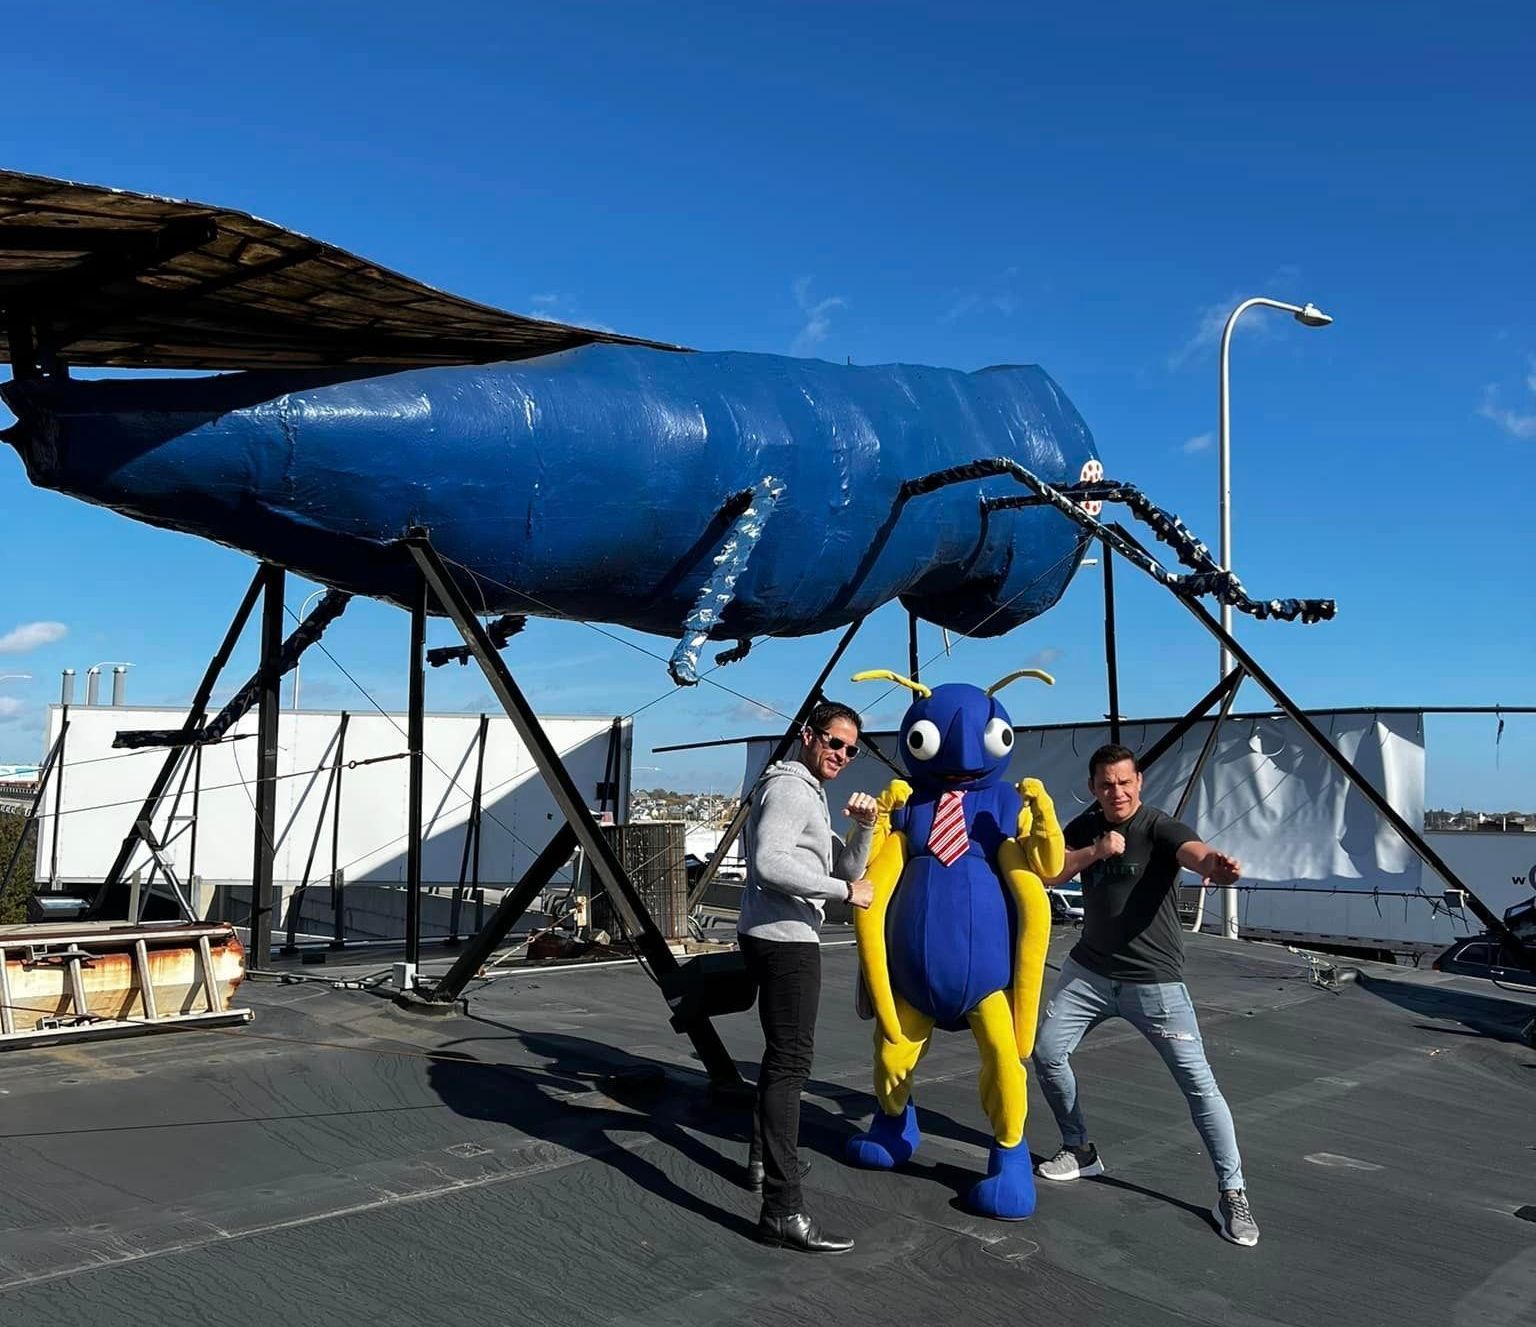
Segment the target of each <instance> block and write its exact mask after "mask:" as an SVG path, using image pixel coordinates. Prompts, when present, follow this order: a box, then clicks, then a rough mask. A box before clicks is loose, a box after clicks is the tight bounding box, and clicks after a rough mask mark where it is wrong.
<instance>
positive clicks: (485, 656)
mask: <svg viewBox="0 0 1536 1327" xmlns="http://www.w3.org/2000/svg"><path fill="white" fill-rule="evenodd" d="M404 545H405V550H406V552H407V553H409V555H410V557H411V559H412V560H413V561H414V562H415V564H416V566H417V568H418V570H419V571H420V572H421V576H422V583H423V592H422V593H423V597H422V599H421V600H420V601H419V602H420V603H421V604H422V607H423V610H424V608H425V597H424V596H425V592H426V590H428V589H430V591H431V594H432V597H433V598H434V599H435V600H436V601H437V603H438V605H439V607H441V609H442V610H443V612H444V613H445V614H446V615H447V616H448V617H449V618H450V619H451V620H452V622H453V624H454V626H455V627H457V628H458V630H459V634H460V635H461V636H462V637H463V638H464V643H465V644H466V645H468V646H469V647H470V649H471V650H472V651H473V652H474V656H475V661H476V663H478V664H479V665H480V669H481V671H482V672H483V673H484V674H485V678H486V681H487V682H489V683H490V686H491V690H492V691H493V692H494V693H495V695H496V698H497V699H498V700H499V701H500V702H501V704H502V707H503V708H504V709H505V710H506V712H507V717H508V718H509V719H511V720H512V726H513V727H514V728H515V729H516V730H517V734H518V736H519V737H520V738H521V739H522V741H523V744H524V745H525V746H526V747H527V748H528V753H529V755H530V756H532V758H533V762H534V765H535V767H536V768H537V769H538V771H539V773H540V775H541V776H542V777H543V779H544V782H545V784H546V786H547V787H548V788H549V791H550V793H551V795H552V796H553V798H554V801H555V805H556V806H557V807H558V808H559V810H560V813H561V814H562V815H563V816H564V817H565V822H566V824H567V825H568V826H569V827H570V829H571V831H572V833H573V834H574V835H575V837H576V841H577V843H579V844H580V846H581V847H582V849H583V850H584V851H585V852H586V854H587V857H588V860H589V861H590V862H591V863H592V868H593V870H594V871H595V872H596V874H597V877H598V879H599V880H600V881H601V882H602V884H603V887H604V888H605V889H607V891H608V894H609V897H610V898H611V899H612V900H613V902H614V906H615V908H616V909H617V910H618V912H619V915H620V917H621V919H622V920H623V922H624V925H625V927H626V929H627V930H628V931H629V935H630V939H631V940H632V941H633V942H634V945H635V947H636V949H637V950H638V951H639V953H640V955H641V957H642V958H644V960H645V962H646V964H647V966H648V967H649V969H650V972H651V974H652V976H653V977H654V978H655V979H656V980H657V981H658V982H661V981H663V980H664V979H666V978H667V977H668V976H670V975H671V974H672V973H675V972H677V971H678V969H679V968H680V966H681V965H680V964H679V963H678V961H677V958H676V957H675V956H674V955H673V953H672V951H671V949H670V948H668V946H667V941H666V938H665V937H664V936H663V935H662V934H661V931H660V930H659V929H658V928H657V926H656V923H655V921H654V920H653V919H652V917H651V914H650V911H649V910H648V909H647V907H646V906H645V900H644V899H643V898H642V897H641V896H640V894H639V892H638V891H637V890H636V889H635V886H634V883H633V882H632V881H631V880H630V878H629V874H628V872H626V871H625V869H624V867H623V864H622V863H621V862H620V861H619V859H618V856H617V855H616V854H615V853H614V850H613V845H612V844H611V843H610V842H609V840H608V838H607V836H606V835H605V834H604V833H603V832H602V829H601V827H600V826H599V825H598V823H597V821H596V819H595V818H594V817H593V815H592V812H591V811H590V810H588V808H587V805H586V803H585V802H584V801H583V800H582V797H581V794H580V793H579V792H578V791H577V789H576V785H575V784H574V783H573V782H572V781H571V776H570V773H569V772H568V771H567V770H566V768H565V765H564V764H563V763H562V761H561V760H560V754H559V752H558V751H556V750H555V747H554V744H553V743H552V742H551V741H550V740H549V735H548V734H547V733H546V732H545V731H544V726H543V724H541V723H540V722H539V719H538V716H537V715H536V714H535V713H534V711H533V707H532V706H531V705H529V703H528V701H527V698H526V697H525V696H524V695H523V693H522V690H521V689H520V688H519V687H518V685H517V683H516V681H515V680H514V679H513V677H512V674H511V672H510V670H509V669H508V668H507V665H506V663H505V662H504V661H503V660H502V658H501V655H500V654H499V653H498V652H497V650H496V647H495V645H494V644H493V643H492V642H491V639H490V637H489V636H487V635H486V632H485V629H484V628H483V627H482V626H481V625H480V622H479V620H478V619H477V618H476V617H475V611H474V607H473V606H472V605H471V604H470V602H469V601H468V599H467V598H465V595H464V592H463V590H462V589H460V587H459V585H458V583H457V582H456V581H455V580H454V579H453V577H452V575H451V574H450V573H449V571H448V569H447V568H446V567H445V566H444V564H443V562H442V559H441V558H439V557H438V555H437V551H436V550H435V549H434V548H433V547H432V544H431V541H430V540H429V538H428V537H427V533H426V531H424V530H416V531H412V532H411V535H410V536H409V537H408V538H407V539H406V540H405V541H404ZM413 634H414V633H413ZM684 1031H686V1033H687V1035H688V1038H689V1040H691V1041H692V1042H693V1045H694V1049H695V1050H697V1051H698V1053H699V1058H700V1060H701V1061H702V1062H703V1064H704V1068H705V1070H706V1071H707V1072H708V1074H709V1077H710V1080H711V1082H712V1083H713V1084H714V1085H715V1086H717V1087H726V1086H730V1087H734V1086H737V1085H739V1084H740V1081H741V1077H740V1074H739V1073H738V1072H737V1069H736V1062H735V1061H734V1060H733V1059H732V1058H731V1055H730V1052H729V1051H727V1050H726V1048H725V1043H724V1042H722V1041H721V1040H720V1035H719V1033H718V1032H716V1031H715V1029H714V1026H713V1025H712V1024H711V1023H710V1022H709V1021H708V1020H707V1019H702V1020H695V1021H692V1022H690V1023H689V1024H688V1025H687V1026H686V1027H685V1029H684Z"/></svg>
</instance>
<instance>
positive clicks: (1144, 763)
mask: <svg viewBox="0 0 1536 1327" xmlns="http://www.w3.org/2000/svg"><path fill="white" fill-rule="evenodd" d="M1240 676H1241V673H1240V670H1239V669H1236V668H1234V669H1233V670H1232V671H1231V672H1230V673H1228V674H1227V675H1226V676H1225V677H1224V678H1222V679H1221V681H1220V682H1218V683H1217V684H1216V685H1215V686H1213V687H1212V688H1211V689H1210V690H1209V691H1207V692H1206V693H1205V695H1203V696H1201V697H1200V699H1199V700H1197V701H1196V702H1195V703H1194V704H1193V705H1192V706H1190V708H1189V709H1188V710H1187V711H1186V712H1185V714H1184V717H1183V718H1182V719H1180V720H1179V721H1178V722H1177V723H1176V724H1174V725H1173V727H1172V728H1170V729H1169V730H1168V731H1167V732H1166V733H1164V734H1163V735H1162V736H1161V737H1159V738H1158V739H1157V741H1155V742H1153V743H1152V745H1151V746H1149V747H1148V748H1147V749H1146V750H1145V751H1144V752H1142V753H1141V754H1140V755H1138V756H1137V757H1136V765H1137V768H1138V769H1141V770H1143V771H1145V770H1148V769H1151V768H1152V766H1153V765H1155V764H1157V762H1158V761H1159V760H1161V759H1162V758H1163V757H1164V756H1165V755H1167V754H1168V752H1169V751H1170V750H1172V749H1173V747H1174V746H1176V745H1177V744H1178V742H1179V740H1180V739H1181V738H1182V737H1183V736H1184V734H1185V733H1187V732H1188V731H1189V730H1190V729H1191V728H1193V727H1194V726H1195V725H1196V724H1197V723H1199V722H1200V720H1201V719H1203V718H1205V716H1206V714H1207V713H1209V712H1210V708H1211V706H1212V705H1214V704H1215V703H1216V702H1217V701H1218V700H1222V699H1224V698H1225V697H1226V696H1228V695H1230V694H1231V692H1232V690H1233V689H1234V688H1235V687H1236V686H1237V683H1238V679H1239V677H1240Z"/></svg>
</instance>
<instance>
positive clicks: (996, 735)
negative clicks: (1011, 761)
mask: <svg viewBox="0 0 1536 1327" xmlns="http://www.w3.org/2000/svg"><path fill="white" fill-rule="evenodd" d="M981 741H982V745H984V746H985V747H986V748H987V754H988V755H992V756H1006V755H1007V754H1008V753H1009V752H1010V751H1012V750H1013V726H1012V725H1011V724H1010V723H1009V722H1008V721H1007V720H1006V719H993V720H992V721H991V722H990V723H988V724H987V727H986V731H985V732H983V733H982V735H981Z"/></svg>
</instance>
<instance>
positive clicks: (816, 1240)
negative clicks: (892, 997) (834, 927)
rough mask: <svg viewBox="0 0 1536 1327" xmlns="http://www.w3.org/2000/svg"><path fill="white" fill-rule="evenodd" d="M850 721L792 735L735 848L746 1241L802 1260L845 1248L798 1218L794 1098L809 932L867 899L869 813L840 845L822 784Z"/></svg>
mask: <svg viewBox="0 0 1536 1327" xmlns="http://www.w3.org/2000/svg"><path fill="white" fill-rule="evenodd" d="M859 729H860V723H859V716H858V714H857V713H856V712H855V711H854V710H851V709H849V707H848V706H846V705H838V704H836V703H835V702H832V701H824V702H822V703H821V704H820V705H818V706H816V708H815V709H813V710H812V711H811V714H810V718H809V719H808V720H807V721H806V725H805V728H804V730H803V731H802V732H801V734H800V751H799V754H798V755H797V756H795V757H793V758H791V759H788V760H780V761H777V762H775V763H774V764H772V765H770V766H768V768H767V769H766V770H764V771H763V777H762V779H761V780H760V782H759V783H758V787H757V790H756V793H755V795H754V804H753V807H752V815H751V819H750V820H749V821H748V837H747V845H748V847H747V884H746V890H745V892H744V893H743V895H742V901H741V919H740V921H739V922H738V923H737V930H738V931H739V932H740V939H741V952H742V954H743V956H744V957H745V959H746V962H747V967H748V970H749V971H750V972H751V973H752V975H753V976H754V977H755V978H756V979H757V984H758V995H757V1012H758V1018H759V1019H760V1020H761V1022H762V1025H763V1040H764V1043H765V1045H764V1049H763V1064H762V1069H761V1070H760V1072H759V1073H758V1076H757V1112H756V1116H755V1118H754V1120H753V1130H752V1156H751V1159H750V1160H749V1161H748V1163H747V1172H748V1182H749V1184H750V1185H751V1187H752V1188H754V1189H757V1188H761V1190H762V1194H763V1213H762V1218H761V1220H760V1221H759V1222H758V1227H757V1237H758V1239H760V1240H761V1241H762V1242H763V1243H765V1244H770V1245H774V1246H776V1247H780V1248H790V1249H798V1250H800V1251H801V1252H804V1253H846V1252H847V1251H848V1250H849V1249H851V1248H852V1247H853V1241H852V1240H851V1239H843V1238H840V1237H838V1236H833V1235H828V1234H826V1233H824V1232H823V1231H822V1230H821V1229H820V1228H819V1227H818V1226H817V1224H816V1223H815V1221H813V1220H812V1219H811V1217H810V1215H809V1214H808V1213H807V1212H806V1211H805V1201H804V1197H803V1195H802V1193H801V1190H800V1176H801V1175H802V1174H803V1173H804V1168H803V1167H802V1166H801V1163H800V1153H799V1134H800V1092H801V1089H802V1088H804V1086H805V1081H806V1079H807V1078H809V1077H810V1073H811V1057H812V1055H813V1054H814V1051H815V1032H816V1007H817V1005H818V1003H819V1002H820V999H821V938H820V937H821V923H822V919H823V916H824V910H825V906H826V901H827V900H828V899H840V900H842V901H844V902H846V903H849V904H851V905H852V906H854V907H856V908H867V907H868V906H869V905H870V902H871V901H872V900H873V898H874V889H873V886H871V885H870V883H869V881H868V880H866V879H864V869H865V867H866V866H867V865H868V861H869V848H870V839H871V832H872V830H873V829H874V824H875V817H876V815H877V808H876V805H875V799H874V798H873V797H870V796H869V795H868V794H867V793H855V794H854V795H853V797H851V798H850V799H849V801H848V805H847V807H846V812H847V814H848V815H849V816H850V817H851V818H852V819H853V821H854V825H853V830H852V832H851V833H850V834H849V836H848V841H847V843H846V844H845V843H842V842H840V841H839V840H838V839H837V837H836V836H835V835H834V834H833V833H832V815H831V812H830V810H829V809H828V807H827V794H826V790H825V788H824V786H823V785H825V784H827V783H830V782H831V781H832V780H833V779H835V778H836V777H837V776H838V775H839V774H841V773H842V772H843V770H844V769H845V768H846V767H847V765H848V763H849V762H850V761H851V760H852V759H853V758H854V757H855V756H857V755H858V754H859Z"/></svg>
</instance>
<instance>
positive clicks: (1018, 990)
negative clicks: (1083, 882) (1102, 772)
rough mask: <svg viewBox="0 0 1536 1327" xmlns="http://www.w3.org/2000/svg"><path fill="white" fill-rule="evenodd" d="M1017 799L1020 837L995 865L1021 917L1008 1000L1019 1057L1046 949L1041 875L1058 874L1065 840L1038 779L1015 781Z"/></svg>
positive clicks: (1047, 920) (1031, 1030) (1025, 1050)
mask: <svg viewBox="0 0 1536 1327" xmlns="http://www.w3.org/2000/svg"><path fill="white" fill-rule="evenodd" d="M1019 797H1020V802H1021V805H1020V809H1019V832H1018V836H1017V837H1016V838H1012V839H1009V840H1007V841H1006V842H1005V843H1004V844H1003V845H1002V847H1001V848H1000V849H998V854H997V867H998V871H999V873H1000V874H1001V875H1002V877H1003V881H1004V883H1005V884H1006V885H1007V887H1008V892H1009V893H1010V894H1011V895H1012V897H1013V903H1014V909H1015V912H1016V914H1017V916H1018V921H1019V929H1018V939H1017V942H1016V947H1015V950H1014V955H1013V989H1012V992H1011V1000H1010V1002H1011V1004H1012V1006H1013V1033H1014V1037H1015V1038H1016V1040H1017V1042H1018V1048H1019V1058H1020V1059H1021V1060H1026V1059H1028V1058H1029V1056H1030V1054H1031V1052H1033V1051H1034V1049H1035V1025H1036V1024H1037V1023H1038V1022H1039V1019H1040V988H1041V986H1042V985H1043V983H1044V980H1045V951H1046V948H1047V947H1048V946H1049V944H1050V941H1051V902H1050V899H1049V898H1048V897H1047V896H1046V892H1045V886H1044V885H1043V884H1042V883H1041V880H1040V877H1041V876H1043V875H1044V876H1055V875H1058V874H1060V872H1061V868H1062V865H1063V863H1064V861H1065V854H1066V844H1065V843H1064V842H1063V840H1062V836H1061V826H1060V824H1058V823H1057V820H1056V808H1055V806H1054V805H1053V804H1052V802H1051V799H1050V796H1049V794H1047V793H1046V791H1045V785H1044V784H1042V783H1041V782H1040V780H1039V779H1025V780H1024V782H1023V783H1021V784H1020V785H1019Z"/></svg>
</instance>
